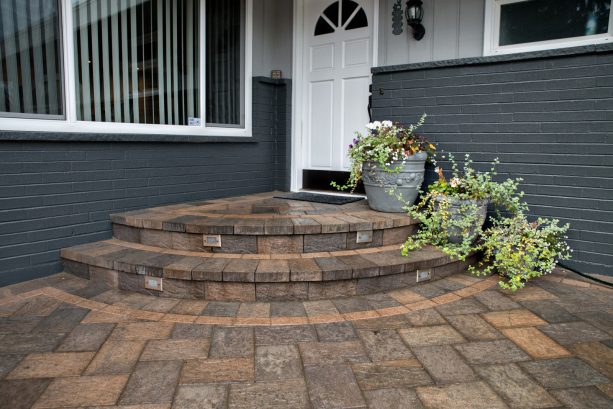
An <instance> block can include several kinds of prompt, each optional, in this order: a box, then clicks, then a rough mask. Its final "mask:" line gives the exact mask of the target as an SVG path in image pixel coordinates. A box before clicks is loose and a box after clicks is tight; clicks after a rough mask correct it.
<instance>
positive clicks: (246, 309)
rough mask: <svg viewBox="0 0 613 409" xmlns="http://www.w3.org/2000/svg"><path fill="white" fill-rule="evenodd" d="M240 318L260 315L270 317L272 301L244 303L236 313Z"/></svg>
mask: <svg viewBox="0 0 613 409" xmlns="http://www.w3.org/2000/svg"><path fill="white" fill-rule="evenodd" d="M236 316H237V317H238V318H241V317H258V318H268V317H270V303H267V302H254V303H242V304H241V305H240V307H239V308H238V313H237V314H236Z"/></svg>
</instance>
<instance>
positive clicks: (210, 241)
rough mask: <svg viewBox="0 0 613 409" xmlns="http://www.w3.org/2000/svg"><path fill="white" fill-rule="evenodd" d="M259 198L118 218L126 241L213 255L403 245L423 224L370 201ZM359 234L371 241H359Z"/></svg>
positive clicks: (117, 228) (118, 233) (115, 227)
mask: <svg viewBox="0 0 613 409" xmlns="http://www.w3.org/2000/svg"><path fill="white" fill-rule="evenodd" d="M273 196H274V193H268V194H265V195H258V196H256V197H255V198H254V197H250V196H247V197H243V198H232V199H231V200H230V199H220V200H214V201H210V202H197V203H186V204H179V205H171V206H164V207H157V208H151V209H145V210H139V211H132V212H127V213H120V214H114V215H112V216H111V221H112V222H113V233H114V236H115V237H116V238H118V239H120V240H124V241H129V242H133V243H141V244H145V245H154V246H158V247H163V248H172V249H177V250H190V251H202V252H213V253H253V254H266V253H310V252H319V251H327V250H330V249H332V250H351V249H357V248H369V247H378V246H383V245H389V244H400V243H402V242H404V240H405V239H406V237H407V236H409V235H411V234H413V232H414V229H415V226H416V224H417V222H416V221H415V220H412V219H411V218H410V217H408V216H406V215H405V214H402V213H381V212H376V211H373V210H371V209H369V208H368V205H367V203H366V202H365V201H361V202H355V203H350V204H347V205H341V206H339V205H326V204H320V203H310V202H302V201H293V200H287V199H276V198H273ZM358 232H360V233H366V234H367V235H368V234H370V236H371V238H370V240H367V241H366V242H360V243H358Z"/></svg>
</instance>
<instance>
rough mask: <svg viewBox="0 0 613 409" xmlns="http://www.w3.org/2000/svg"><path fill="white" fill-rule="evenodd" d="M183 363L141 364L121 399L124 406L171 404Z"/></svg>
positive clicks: (138, 365) (154, 362) (159, 362)
mask: <svg viewBox="0 0 613 409" xmlns="http://www.w3.org/2000/svg"><path fill="white" fill-rule="evenodd" d="M181 367H182V362H180V361H152V362H139V363H138V364H137V365H136V367H135V369H134V372H132V374H131V375H130V379H129V380H128V383H127V385H126V387H125V389H124V390H123V393H122V394H121V397H120V398H119V403H120V404H122V405H138V404H145V403H171V402H172V398H173V395H174V391H175V388H176V385H177V382H178V381H179V374H180V372H181Z"/></svg>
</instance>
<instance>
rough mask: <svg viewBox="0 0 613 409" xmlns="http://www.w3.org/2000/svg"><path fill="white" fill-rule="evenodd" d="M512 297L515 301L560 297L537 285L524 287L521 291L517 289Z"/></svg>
mask: <svg viewBox="0 0 613 409" xmlns="http://www.w3.org/2000/svg"><path fill="white" fill-rule="evenodd" d="M510 297H511V298H512V299H513V301H539V300H553V299H556V298H558V297H556V296H555V295H553V294H551V293H549V292H547V291H545V290H543V289H542V288H540V287H536V286H532V287H530V286H528V287H526V288H522V289H521V290H520V291H517V292H516V293H514V294H510Z"/></svg>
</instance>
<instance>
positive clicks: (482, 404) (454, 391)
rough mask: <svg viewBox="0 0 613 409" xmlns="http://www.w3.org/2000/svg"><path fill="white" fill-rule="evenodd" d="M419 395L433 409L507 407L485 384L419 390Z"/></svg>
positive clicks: (502, 408)
mask: <svg viewBox="0 0 613 409" xmlns="http://www.w3.org/2000/svg"><path fill="white" fill-rule="evenodd" d="M417 395H418V396H419V398H420V399H421V401H422V402H423V403H424V404H425V405H426V407H428V408H433V409H465V408H471V409H505V408H507V405H505V404H504V402H503V401H502V399H500V397H498V396H497V395H496V394H495V393H494V392H493V391H492V390H491V389H490V388H489V387H488V386H487V385H486V384H485V383H483V382H473V383H460V384H454V385H448V386H426V387H421V388H417Z"/></svg>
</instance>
